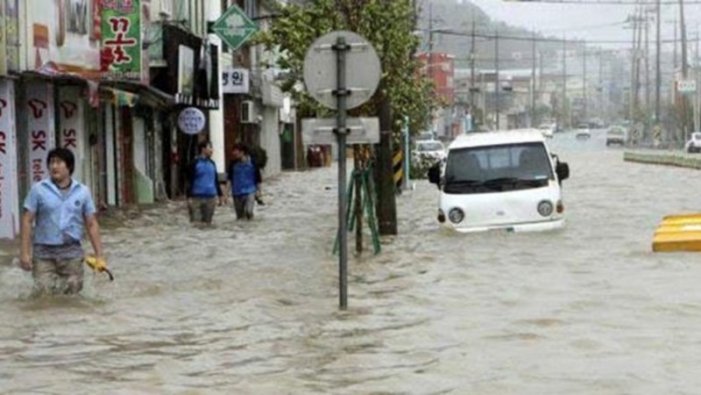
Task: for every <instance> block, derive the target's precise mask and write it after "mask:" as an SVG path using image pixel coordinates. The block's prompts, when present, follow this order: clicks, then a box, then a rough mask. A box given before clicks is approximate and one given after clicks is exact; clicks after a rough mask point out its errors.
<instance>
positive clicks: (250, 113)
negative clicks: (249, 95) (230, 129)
mask: <svg viewBox="0 0 701 395" xmlns="http://www.w3.org/2000/svg"><path fill="white" fill-rule="evenodd" d="M256 115H257V114H256V109H255V103H254V102H253V101H251V100H244V101H242V102H241V123H256V121H257V119H256Z"/></svg>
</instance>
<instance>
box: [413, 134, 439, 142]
mask: <svg viewBox="0 0 701 395" xmlns="http://www.w3.org/2000/svg"><path fill="white" fill-rule="evenodd" d="M435 138H436V137H435V135H434V134H433V132H421V133H419V134H418V135H417V136H416V139H415V140H416V141H427V140H434V139H435Z"/></svg>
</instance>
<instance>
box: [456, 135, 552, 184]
mask: <svg viewBox="0 0 701 395" xmlns="http://www.w3.org/2000/svg"><path fill="white" fill-rule="evenodd" d="M445 176H446V178H445V179H446V186H445V192H446V193H487V192H495V191H507V190H517V189H528V188H537V187H542V186H546V185H547V184H548V180H552V179H554V175H553V171H552V164H551V162H550V158H549V157H548V153H547V151H546V150H545V146H544V145H543V143H521V144H512V145H497V146H486V147H475V148H463V149H455V150H451V151H450V153H449V154H448V163H447V167H446V172H445Z"/></svg>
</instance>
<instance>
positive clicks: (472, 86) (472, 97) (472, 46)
mask: <svg viewBox="0 0 701 395" xmlns="http://www.w3.org/2000/svg"><path fill="white" fill-rule="evenodd" d="M471 36H472V37H471V40H470V114H471V115H472V117H473V122H474V116H475V60H476V59H475V57H476V56H477V52H476V51H475V14H474V11H473V13H472V33H471Z"/></svg>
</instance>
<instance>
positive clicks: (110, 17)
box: [100, 0, 142, 80]
mask: <svg viewBox="0 0 701 395" xmlns="http://www.w3.org/2000/svg"><path fill="white" fill-rule="evenodd" d="M101 4H102V18H101V19H102V20H101V23H102V50H101V52H100V69H101V71H103V72H106V73H108V75H109V76H110V77H112V78H117V79H130V80H140V79H141V71H142V69H141V61H142V59H141V57H142V56H141V55H142V48H141V47H142V46H141V41H142V40H141V6H140V0H103V1H102V3H101Z"/></svg>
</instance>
